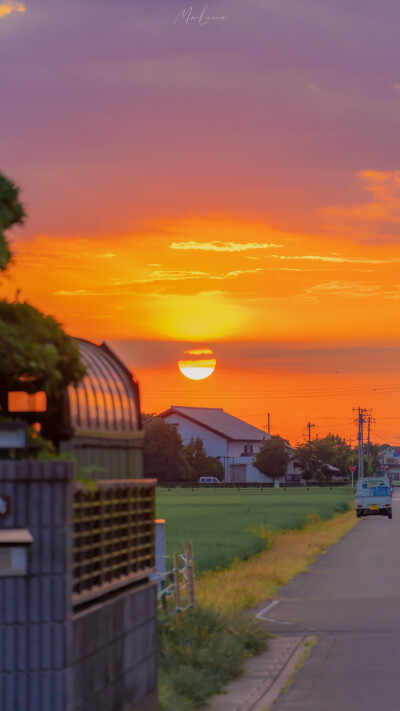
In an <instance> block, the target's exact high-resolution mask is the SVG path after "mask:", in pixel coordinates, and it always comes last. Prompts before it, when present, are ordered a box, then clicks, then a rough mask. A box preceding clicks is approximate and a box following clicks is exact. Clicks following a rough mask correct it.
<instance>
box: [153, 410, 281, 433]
mask: <svg viewBox="0 0 400 711" xmlns="http://www.w3.org/2000/svg"><path fill="white" fill-rule="evenodd" d="M174 414H176V415H181V417H184V418H186V419H187V420H190V421H191V422H194V423H196V424H198V425H201V426H202V427H205V429H208V430H210V431H211V432H215V433H216V434H219V435H221V436H222V437H225V438H226V439H228V440H230V441H234V440H250V441H253V442H260V441H262V440H263V439H270V435H268V434H266V433H265V432H264V430H259V429H258V427H253V425H249V424H248V422H244V421H243V420H239V418H238V417H234V416H233V415H230V414H229V413H228V412H224V410H223V409H222V408H217V407H179V406H177V405H171V407H170V408H169V409H168V410H165V412H161V413H160V414H159V415H158V417H163V418H166V417H168V416H169V415H174Z"/></svg>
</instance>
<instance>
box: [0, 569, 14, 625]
mask: <svg viewBox="0 0 400 711" xmlns="http://www.w3.org/2000/svg"><path fill="white" fill-rule="evenodd" d="M1 582H2V588H3V600H2V603H3V605H2V615H1V620H0V623H3V624H10V625H11V624H14V623H15V622H16V599H15V587H16V586H15V578H3V579H1Z"/></svg>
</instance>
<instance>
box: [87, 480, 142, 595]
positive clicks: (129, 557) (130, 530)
mask: <svg viewBox="0 0 400 711" xmlns="http://www.w3.org/2000/svg"><path fill="white" fill-rule="evenodd" d="M155 486H156V480H149V479H144V480H133V481H132V480H131V479H130V480H122V481H121V480H120V481H118V482H115V481H102V482H98V483H97V484H96V486H95V488H93V489H91V488H87V487H83V486H82V485H79V484H77V485H76V489H75V492H74V519H73V520H74V535H73V556H74V566H73V604H74V606H75V607H76V606H78V605H82V604H84V603H87V602H90V601H91V600H94V599H96V598H98V597H101V596H104V595H108V594H109V593H111V592H113V591H114V590H116V589H118V588H121V587H123V586H127V585H132V584H134V583H136V582H137V581H139V580H141V579H143V578H145V577H148V576H149V574H150V573H152V572H153V570H154V566H155V541H154V518H155Z"/></svg>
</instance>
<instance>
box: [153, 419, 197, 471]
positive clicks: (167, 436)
mask: <svg viewBox="0 0 400 711" xmlns="http://www.w3.org/2000/svg"><path fill="white" fill-rule="evenodd" d="M143 450H144V471H145V475H146V476H147V477H156V478H157V479H158V480H159V481H190V480H191V468H190V466H189V464H188V461H187V459H186V457H185V454H184V450H183V442H182V438H181V436H180V434H179V432H178V430H177V429H176V427H175V426H174V425H170V424H168V423H167V422H165V421H164V420H163V419H161V418H156V419H154V420H151V421H150V422H148V423H147V424H145V427H144V442H143Z"/></svg>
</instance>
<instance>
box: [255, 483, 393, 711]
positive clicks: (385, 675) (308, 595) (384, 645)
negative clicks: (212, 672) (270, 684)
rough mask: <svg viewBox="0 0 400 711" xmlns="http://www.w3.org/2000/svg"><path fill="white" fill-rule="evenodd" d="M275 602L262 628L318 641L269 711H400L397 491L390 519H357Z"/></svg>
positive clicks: (279, 633) (282, 591) (267, 613)
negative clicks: (290, 684)
mask: <svg viewBox="0 0 400 711" xmlns="http://www.w3.org/2000/svg"><path fill="white" fill-rule="evenodd" d="M280 598H281V602H280V603H279V604H277V605H275V606H274V607H272V608H271V609H270V610H269V611H266V612H265V613H264V616H265V617H269V619H270V620H271V619H272V620H274V622H271V621H269V622H268V623H267V624H268V629H269V630H270V631H271V632H273V633H275V634H278V635H281V634H290V635H293V634H297V633H301V634H310V635H313V634H316V635H317V637H318V642H317V645H316V647H314V649H313V650H312V652H311V654H310V656H309V658H308V660H307V662H306V663H305V665H304V666H303V667H302V669H301V670H300V671H299V672H298V673H297V675H296V677H295V680H294V683H293V684H292V686H291V687H290V688H289V690H288V691H287V692H286V693H285V694H283V695H282V696H281V697H280V698H279V699H278V700H277V702H276V704H275V705H274V711H380V710H381V709H392V710H394V711H397V710H398V709H400V491H397V490H396V489H395V493H394V497H393V519H392V520H391V521H389V520H388V519H387V518H386V517H372V516H370V517H368V518H365V519H362V520H361V521H360V523H359V524H358V526H356V528H355V529H354V530H353V531H351V532H350V533H349V534H348V535H347V536H345V538H343V539H342V540H341V541H340V542H339V543H338V544H336V545H335V546H333V547H332V548H330V549H329V550H328V551H327V553H326V554H325V555H322V556H320V558H319V559H318V561H317V562H316V563H315V564H313V565H312V567H311V568H310V572H309V573H306V574H302V575H299V576H297V577H296V578H295V579H294V581H293V582H292V583H290V584H289V585H286V586H285V587H284V588H282V589H281V595H280ZM287 623H290V624H287Z"/></svg>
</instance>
